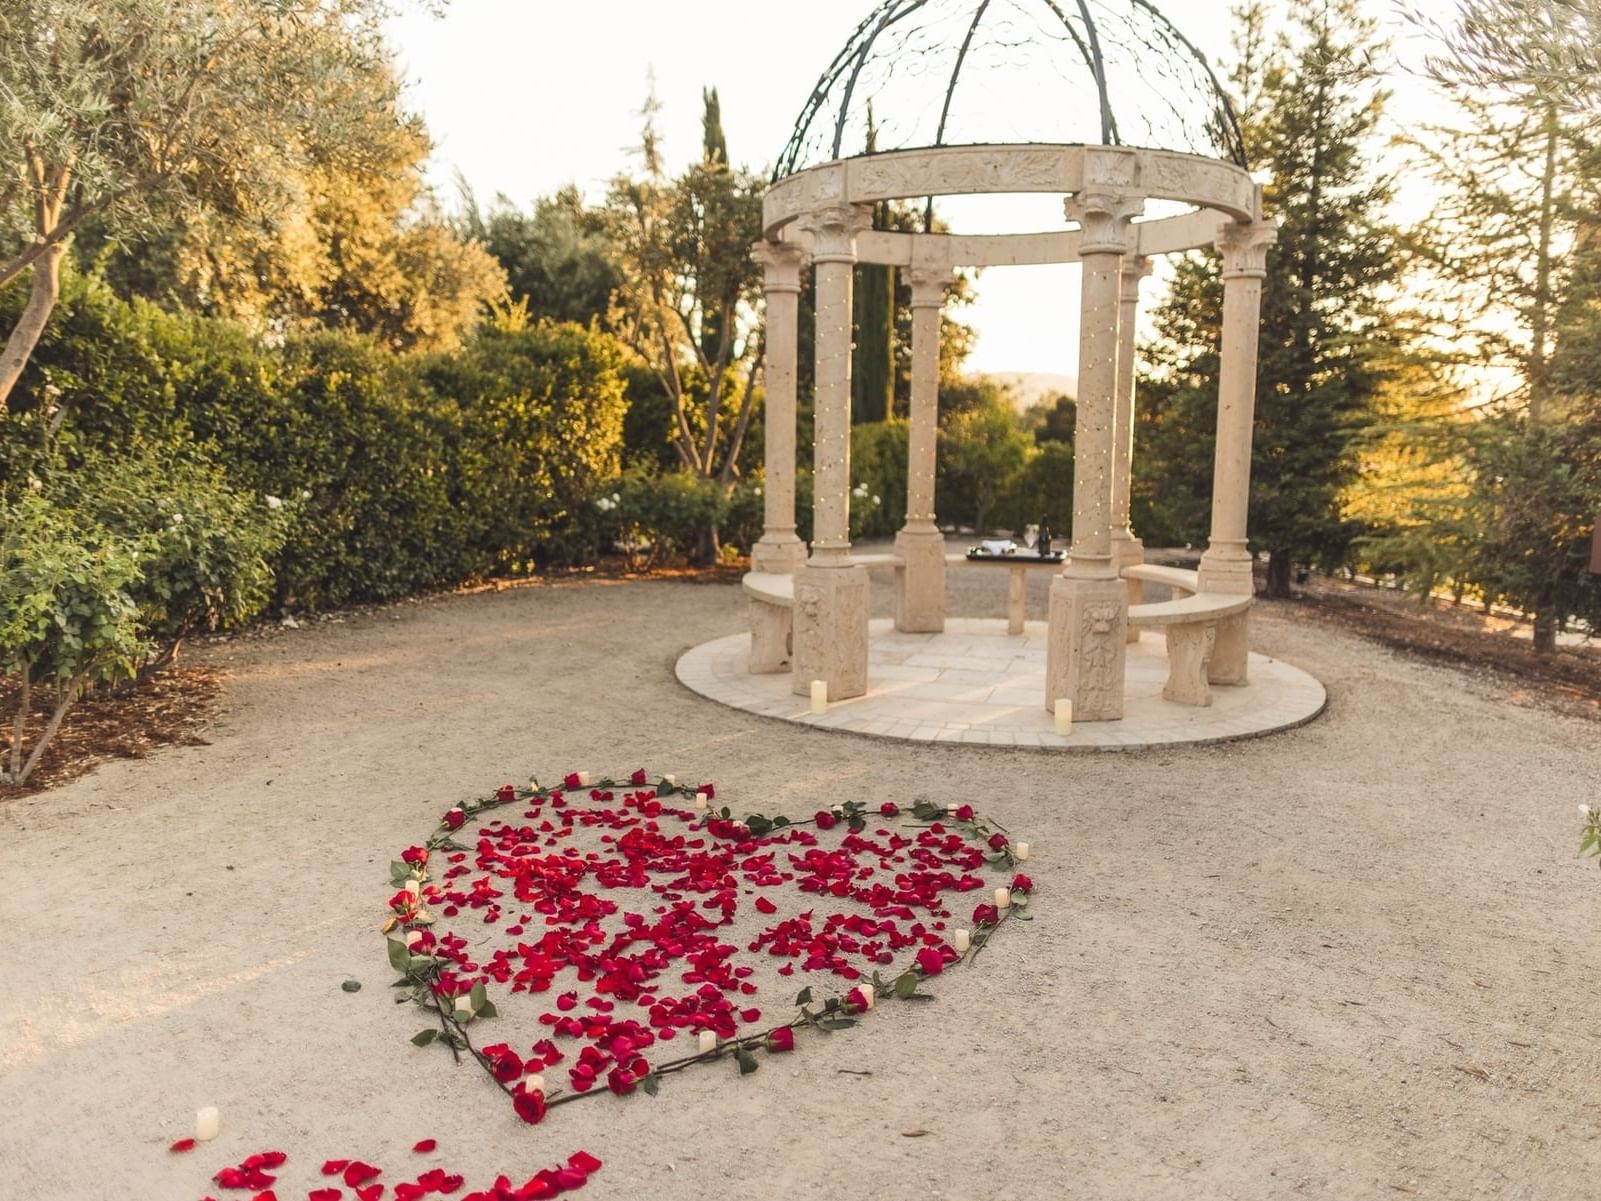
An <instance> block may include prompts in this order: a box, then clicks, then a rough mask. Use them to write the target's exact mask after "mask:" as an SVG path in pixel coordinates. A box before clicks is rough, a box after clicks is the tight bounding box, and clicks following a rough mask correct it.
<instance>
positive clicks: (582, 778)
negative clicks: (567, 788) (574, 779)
mask: <svg viewBox="0 0 1601 1201" xmlns="http://www.w3.org/2000/svg"><path fill="white" fill-rule="evenodd" d="M578 787H580V788H588V787H589V773H588V772H587V771H581V772H579V773H578Z"/></svg>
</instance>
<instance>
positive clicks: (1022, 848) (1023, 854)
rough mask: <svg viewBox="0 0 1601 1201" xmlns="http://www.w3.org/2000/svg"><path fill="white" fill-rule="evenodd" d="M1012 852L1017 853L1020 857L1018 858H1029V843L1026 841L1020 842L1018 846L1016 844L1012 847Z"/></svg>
mask: <svg viewBox="0 0 1601 1201" xmlns="http://www.w3.org/2000/svg"><path fill="white" fill-rule="evenodd" d="M1012 854H1014V855H1016V856H1017V857H1018V859H1020V860H1022V859H1027V858H1028V843H1026V842H1020V843H1018V844H1017V845H1016V846H1014V847H1013V848H1012Z"/></svg>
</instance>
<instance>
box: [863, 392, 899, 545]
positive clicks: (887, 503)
mask: <svg viewBox="0 0 1601 1201" xmlns="http://www.w3.org/2000/svg"><path fill="white" fill-rule="evenodd" d="M910 432H911V426H910V425H909V424H908V423H907V422H905V421H901V420H896V419H893V418H892V419H891V420H889V421H873V422H868V423H865V424H862V425H856V426H852V427H851V537H853V538H889V537H893V536H894V534H895V532H896V531H897V530H899V529H900V528H901V526H903V525H905V524H906V453H907V439H908V437H909V435H910ZM874 497H877V498H878V499H877V500H876V501H875V500H874V499H873V498H874Z"/></svg>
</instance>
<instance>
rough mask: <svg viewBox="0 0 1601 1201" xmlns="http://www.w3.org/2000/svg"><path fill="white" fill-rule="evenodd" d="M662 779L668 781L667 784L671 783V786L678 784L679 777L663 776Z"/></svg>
mask: <svg viewBox="0 0 1601 1201" xmlns="http://www.w3.org/2000/svg"><path fill="white" fill-rule="evenodd" d="M662 779H663V780H665V781H667V783H669V784H677V783H678V777H677V776H663V777H662Z"/></svg>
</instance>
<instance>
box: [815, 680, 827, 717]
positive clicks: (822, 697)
mask: <svg viewBox="0 0 1601 1201" xmlns="http://www.w3.org/2000/svg"><path fill="white" fill-rule="evenodd" d="M812 712H813V713H827V712H828V683H827V681H825V680H813V681H812Z"/></svg>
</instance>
